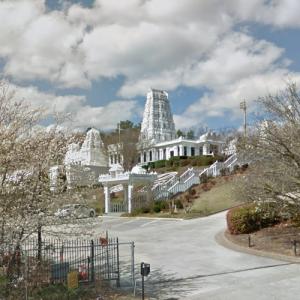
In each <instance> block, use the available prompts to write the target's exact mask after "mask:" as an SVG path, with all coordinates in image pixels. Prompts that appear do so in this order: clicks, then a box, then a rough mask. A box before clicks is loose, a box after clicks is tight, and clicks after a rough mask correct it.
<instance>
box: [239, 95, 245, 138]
mask: <svg viewBox="0 0 300 300" xmlns="http://www.w3.org/2000/svg"><path fill="white" fill-rule="evenodd" d="M240 109H241V110H243V111H244V135H245V138H246V135H247V104H246V101H245V100H244V101H242V102H241V103H240Z"/></svg>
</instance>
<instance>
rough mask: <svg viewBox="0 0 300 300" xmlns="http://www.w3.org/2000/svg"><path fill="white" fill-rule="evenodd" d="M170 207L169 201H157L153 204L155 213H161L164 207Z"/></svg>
mask: <svg viewBox="0 0 300 300" xmlns="http://www.w3.org/2000/svg"><path fill="white" fill-rule="evenodd" d="M167 208H168V203H167V201H163V200H161V201H155V202H154V204H153V211H154V212H155V213H159V212H161V211H162V210H164V209H167Z"/></svg>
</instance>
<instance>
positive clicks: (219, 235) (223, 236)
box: [215, 230, 300, 263]
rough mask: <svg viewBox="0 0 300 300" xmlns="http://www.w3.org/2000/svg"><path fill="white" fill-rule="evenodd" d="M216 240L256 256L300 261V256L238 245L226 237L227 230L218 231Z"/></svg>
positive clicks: (293, 261) (294, 261) (230, 247)
mask: <svg viewBox="0 0 300 300" xmlns="http://www.w3.org/2000/svg"><path fill="white" fill-rule="evenodd" d="M215 241H216V242H217V243H218V244H219V245H221V246H223V247H225V248H228V249H230V250H234V251H238V252H243V253H247V254H250V255H256V256H262V257H268V258H272V259H276V260H281V261H286V262H291V263H300V257H293V256H289V255H284V254H279V253H274V252H267V251H263V250H257V249H253V248H248V247H244V246H241V245H238V244H236V243H234V242H233V241H231V240H230V239H228V238H227V237H226V231H224V230H222V231H221V232H219V233H217V234H216V236H215Z"/></svg>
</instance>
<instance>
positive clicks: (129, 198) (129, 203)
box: [127, 184, 133, 213]
mask: <svg viewBox="0 0 300 300" xmlns="http://www.w3.org/2000/svg"><path fill="white" fill-rule="evenodd" d="M132 189H133V185H131V184H130V185H128V194H127V196H128V213H131V199H132Z"/></svg>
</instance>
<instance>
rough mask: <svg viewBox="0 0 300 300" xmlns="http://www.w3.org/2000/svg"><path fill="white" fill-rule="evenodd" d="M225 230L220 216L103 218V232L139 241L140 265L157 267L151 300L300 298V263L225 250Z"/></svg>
mask: <svg viewBox="0 0 300 300" xmlns="http://www.w3.org/2000/svg"><path fill="white" fill-rule="evenodd" d="M224 228H225V213H220V214H216V215H213V216H210V217H206V218H200V219H193V220H170V219H167V220H165V219H162V220H160V219H128V218H114V217H103V222H102V225H101V229H100V228H99V232H100V231H103V230H108V231H109V233H110V235H111V236H118V237H119V239H120V241H121V242H122V241H124V242H125V241H126V242H127V241H134V242H135V245H136V248H135V254H136V255H135V259H136V262H138V263H139V262H142V261H144V262H147V263H150V264H151V274H150V276H149V277H148V278H147V280H146V295H151V299H187V300H192V299H193V300H198V299H222V300H226V299H242V300H243V299H251V300H253V299H266V300H267V299H268V300H270V299H300V284H299V283H300V267H299V265H298V264H291V263H286V262H283V261H278V260H273V259H269V258H263V257H257V256H252V255H249V254H244V253H240V252H235V251H233V250H229V249H227V248H224V247H223V246H221V245H219V244H218V243H217V242H216V241H215V236H216V234H217V233H219V232H220V231H221V230H223V229H224ZM138 272H139V270H138ZM137 279H138V281H139V280H140V277H139V276H137ZM138 283H139V282H138Z"/></svg>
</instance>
